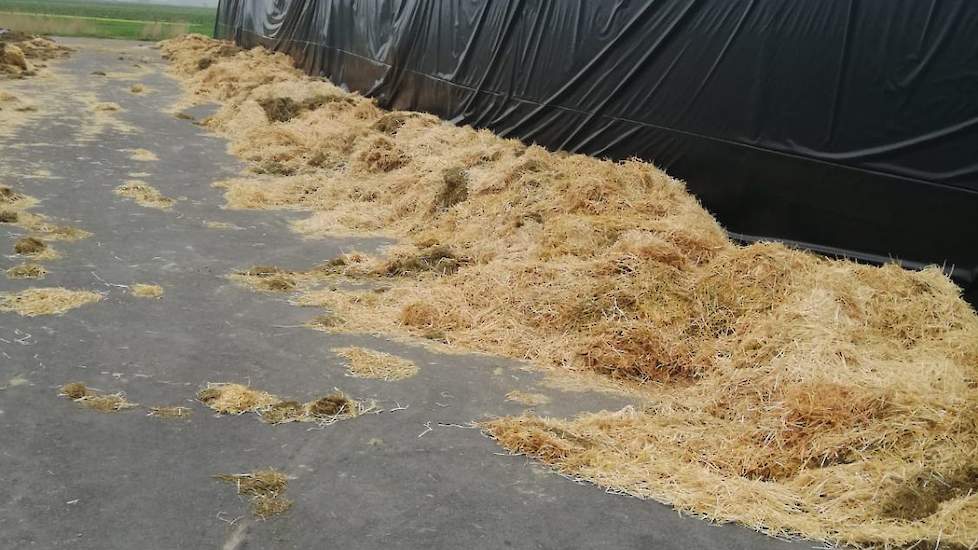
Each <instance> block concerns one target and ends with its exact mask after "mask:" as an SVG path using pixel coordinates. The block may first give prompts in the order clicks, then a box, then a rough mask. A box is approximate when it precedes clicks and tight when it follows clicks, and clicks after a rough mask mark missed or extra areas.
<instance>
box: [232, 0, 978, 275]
mask: <svg viewBox="0 0 978 550" xmlns="http://www.w3.org/2000/svg"><path fill="white" fill-rule="evenodd" d="M218 9H219V14H218V23H217V28H216V34H217V35H218V36H219V37H225V38H233V39H234V40H235V41H236V42H238V43H239V44H241V45H244V46H254V45H258V44H261V45H264V46H266V47H270V48H273V49H276V50H279V51H283V52H286V53H288V54H290V55H291V56H293V57H294V58H295V59H296V61H297V63H298V64H299V65H300V66H301V67H303V68H304V69H305V70H306V71H307V72H309V73H311V74H317V75H322V76H325V77H327V78H329V79H330V80H331V81H333V82H334V83H336V84H338V85H342V86H345V87H347V88H349V89H352V90H357V91H360V92H362V93H364V94H366V95H370V96H373V97H375V98H377V100H378V102H379V104H380V105H381V106H383V107H387V108H391V109H405V110H417V111H427V112H431V113H434V114H437V115H439V116H442V117H444V118H447V119H449V120H452V121H454V122H456V123H458V124H470V125H472V126H476V127H487V128H491V129H493V130H494V131H496V132H498V133H499V134H500V135H503V136H507V137H516V138H519V139H522V140H524V141H527V142H536V143H538V144H541V145H544V146H547V147H551V148H559V149H564V150H568V151H573V152H580V153H587V154H592V155H598V156H606V157H610V158H615V159H620V158H627V157H640V158H643V159H647V160H649V161H652V162H654V163H655V164H656V165H658V166H660V167H662V168H664V169H665V170H666V171H668V172H669V173H670V174H671V175H673V176H675V177H678V178H681V179H684V180H686V182H687V185H688V187H689V189H690V190H691V191H692V192H694V193H695V194H696V195H697V196H699V198H700V200H701V201H702V202H703V204H704V205H705V206H706V207H707V208H708V209H709V210H710V211H711V212H712V213H713V214H714V215H715V216H716V217H717V218H718V219H719V220H720V222H721V223H722V224H723V225H724V226H725V227H726V228H727V229H728V230H729V231H730V232H731V234H732V235H733V236H734V237H735V238H739V239H742V240H745V241H750V240H756V239H760V238H765V239H767V238H776V239H780V240H784V241H787V242H791V243H794V244H796V245H799V246H804V247H808V248H813V249H815V250H819V251H821V252H823V253H827V254H837V255H845V256H849V257H854V258H857V259H862V260H868V261H885V260H887V259H891V258H892V259H900V260H903V261H905V263H906V264H908V265H910V266H915V265H919V264H925V263H937V264H939V265H943V266H945V268H946V269H947V270H948V271H949V272H951V273H952V275H953V276H954V277H955V278H956V280H958V281H959V282H961V283H962V284H963V285H965V286H971V287H972V289H975V288H978V284H975V280H976V279H978V2H975V1H973V0H957V1H955V0H930V1H925V0H820V1H818V2H803V1H798V0H641V1H638V0H550V1H547V0H443V1H438V0H306V1H303V0H221V3H220V6H219V8H218Z"/></svg>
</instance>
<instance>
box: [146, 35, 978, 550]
mask: <svg viewBox="0 0 978 550" xmlns="http://www.w3.org/2000/svg"><path fill="white" fill-rule="evenodd" d="M163 51H164V52H165V55H166V56H167V57H168V58H169V59H171V61H172V62H173V64H172V66H173V70H174V72H175V74H176V75H178V76H179V77H181V78H183V79H184V81H185V83H186V85H187V87H188V89H189V91H190V92H191V93H192V94H193V96H195V98H197V99H209V100H217V101H220V102H222V104H223V105H222V108H221V109H220V111H219V112H218V113H217V114H216V115H214V116H213V117H211V118H209V119H208V120H207V121H205V122H204V123H205V124H206V125H207V126H209V127H210V128H212V129H213V130H215V131H218V132H222V133H224V135H226V136H228V137H229V138H230V139H231V149H232V151H233V152H234V153H235V154H237V155H239V156H240V157H242V158H244V159H246V160H247V161H249V162H251V164H252V168H253V169H252V172H254V174H253V175H251V176H246V177H241V178H237V179H233V180H230V181H225V182H222V183H221V184H220V185H221V186H222V187H223V188H225V189H226V199H227V201H228V205H229V206H230V207H233V208H284V209H295V210H306V211H310V212H312V215H311V217H309V218H308V219H307V220H304V221H302V222H299V223H297V224H296V225H295V229H296V230H297V231H300V232H302V233H305V234H308V235H318V234H345V233H355V234H361V235H362V234H364V233H373V234H380V235H388V236H392V237H396V238H398V239H400V240H401V241H402V243H404V244H403V245H402V246H401V247H399V248H397V249H395V250H393V251H392V253H391V254H390V255H389V256H388V257H387V258H369V259H367V260H366V261H364V262H361V263H360V264H358V265H356V266H350V265H346V264H339V263H338V264H337V265H336V266H332V267H331V268H330V269H326V268H324V269H321V270H319V271H318V272H317V273H318V276H320V277H323V278H329V277H338V276H346V277H351V276H353V277H362V278H371V279H374V280H376V279H384V280H385V281H386V282H387V288H389V290H388V291H386V292H374V291H371V290H362V291H347V290H306V291H305V292H304V293H303V295H302V296H301V297H300V298H298V299H297V300H296V301H297V302H298V303H302V304H304V305H313V306H322V307H326V308H329V309H330V311H331V312H332V316H331V318H333V319H336V322H335V323H333V325H332V326H331V327H330V329H331V330H341V331H369V332H384V333H387V334H393V335H398V336H402V337H425V335H430V334H438V335H440V337H439V339H440V340H442V341H444V342H447V343H448V344H450V345H452V346H457V347H459V348H465V349H473V350H480V351H484V352H492V353H498V354H503V355H508V356H511V357H516V358H522V359H527V360H529V361H532V362H533V363H534V364H536V365H539V366H542V367H545V368H550V369H553V370H555V371H557V372H563V373H568V374H567V375H566V376H569V375H570V373H573V372H592V373H600V374H601V375H605V376H607V377H609V378H611V379H614V380H618V381H619V383H620V384H622V385H623V386H624V387H627V388H630V389H631V391H632V392H633V394H634V395H637V396H638V397H639V398H640V400H642V401H643V402H647V403H648V404H647V405H644V406H641V407H637V408H628V409H626V410H623V411H619V412H617V413H609V412H603V413H598V414H591V415H586V416H583V417H580V418H577V419H572V420H558V419H541V418H536V417H533V416H527V417H518V418H506V419H499V420H496V421H493V422H491V423H489V424H487V425H486V431H487V432H488V433H489V434H490V435H492V436H493V437H496V438H497V439H498V440H499V441H500V443H501V444H503V445H505V446H506V447H507V448H509V449H511V450H513V451H514V452H521V453H526V454H529V455H532V456H535V457H537V458H539V459H540V460H543V461H545V462H547V463H549V464H552V465H553V466H554V467H556V468H559V469H561V470H562V471H564V472H566V473H569V474H571V475H575V476H579V477H582V478H585V479H589V480H592V481H594V482H596V483H599V484H601V485H603V486H606V487H611V488H614V489H615V490H619V491H623V492H628V493H630V494H633V495H638V496H642V497H649V498H655V499H657V500H660V501H662V502H668V503H672V504H674V505H675V506H677V507H678V508H680V509H682V510H686V511H689V512H691V513H694V514H698V515H701V516H704V517H709V518H711V519H715V520H718V521H739V522H742V523H744V524H747V525H751V526H753V527H755V528H757V529H761V530H764V531H767V532H771V533H777V534H783V533H794V534H801V535H804V536H807V537H811V538H814V539H821V540H828V541H833V542H842V543H853V544H859V545H867V546H872V545H904V544H912V543H915V542H918V541H929V542H934V541H938V540H940V541H941V544H942V545H948V544H959V545H962V546H966V547H973V546H974V543H975V541H976V540H978V520H976V518H978V513H976V512H978V496H976V495H975V494H974V491H973V490H972V489H973V488H974V487H972V486H971V485H969V483H971V482H970V481H969V480H973V479H974V476H970V477H969V475H968V472H970V471H973V470H968V468H971V465H972V464H974V463H975V459H976V453H978V451H976V449H978V426H976V422H978V420H976V419H978V316H976V314H975V311H974V310H973V309H971V308H970V307H969V306H968V305H967V304H966V303H965V302H963V301H962V299H961V298H960V293H959V289H958V288H957V287H955V286H954V285H953V284H952V283H951V282H950V281H949V280H948V279H947V278H946V277H945V275H944V274H943V273H942V272H941V271H940V270H939V269H937V268H928V269H925V270H923V271H920V272H911V271H906V270H903V269H901V268H899V267H897V266H895V265H888V266H885V267H882V268H877V267H868V266H861V265H857V264H854V263H851V262H845V261H831V260H826V259H823V258H819V257H816V256H814V255H811V254H808V253H804V252H798V251H794V250H790V249H788V248H786V247H784V246H781V245H778V244H769V243H762V244H754V245H751V246H737V245H735V244H733V243H731V242H730V241H729V240H728V239H727V238H726V236H725V234H724V232H723V230H722V229H721V227H720V226H719V225H718V224H717V222H716V221H715V220H714V219H713V218H712V217H711V216H710V214H709V213H708V212H706V211H705V210H704V209H703V208H702V207H701V206H700V205H699V203H698V202H697V201H696V199H695V198H693V197H692V196H691V195H689V194H688V193H687V192H686V190H685V187H684V185H683V183H682V182H680V181H677V180H675V179H673V178H671V177H669V176H668V175H666V174H665V173H663V172H662V171H660V170H658V169H657V168H656V167H655V166H653V165H651V164H648V163H645V162H640V161H636V160H632V161H626V162H620V163H618V162H610V161H606V160H600V159H595V158H590V157H586V156H581V155H570V154H565V153H553V152H549V151H546V150H544V149H541V148H539V147H535V146H526V145H523V144H521V143H519V142H517V141H514V140H504V139H501V138H499V137H497V136H495V135H493V134H492V133H490V132H488V131H477V130H473V129H471V128H467V127H456V126H452V125H450V124H448V123H445V122H442V121H440V120H438V119H436V118H435V117H432V116H430V115H425V114H419V113H407V112H393V113H388V112H384V111H382V110H381V109H379V108H377V106H376V105H375V104H374V103H373V102H372V101H371V100H368V99H366V98H363V97H361V96H359V95H356V94H351V93H347V92H344V91H343V90H341V89H339V88H337V87H335V86H333V85H332V84H330V83H328V82H324V81H321V80H316V79H312V78H308V77H306V76H304V75H303V74H301V72H300V71H298V70H297V69H295V68H294V67H293V66H292V62H291V60H290V59H289V58H288V57H286V56H285V55H282V54H272V53H269V52H267V51H265V50H262V49H253V50H250V51H238V50H237V49H234V48H233V47H231V46H229V45H227V44H224V43H221V42H218V41H214V40H209V39H206V38H204V37H200V36H188V37H183V38H180V39H174V40H172V41H169V42H167V43H166V44H164V45H163ZM205 60H206V61H205ZM286 99H287V100H286ZM326 267H330V266H326ZM940 484H943V485H944V486H946V487H948V488H946V489H942V490H935V489H934V487H935V486H940ZM906 510H911V512H906ZM914 510H916V512H914ZM942 547H943V546H942Z"/></svg>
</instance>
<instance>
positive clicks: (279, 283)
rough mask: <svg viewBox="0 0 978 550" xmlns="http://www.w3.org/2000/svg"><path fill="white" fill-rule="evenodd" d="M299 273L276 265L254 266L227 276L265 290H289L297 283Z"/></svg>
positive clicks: (256, 288)
mask: <svg viewBox="0 0 978 550" xmlns="http://www.w3.org/2000/svg"><path fill="white" fill-rule="evenodd" d="M300 277H301V274H299V273H296V272H293V271H286V270H284V269H282V268H279V267H276V266H254V267H252V268H249V269H247V270H244V271H238V272H236V273H232V274H231V275H229V276H228V278H229V279H231V280H232V281H235V282H238V283H241V284H244V285H246V286H249V287H251V288H253V289H255V290H261V291H265V292H289V291H291V290H294V289H295V288H296V286H298V284H299V279H300Z"/></svg>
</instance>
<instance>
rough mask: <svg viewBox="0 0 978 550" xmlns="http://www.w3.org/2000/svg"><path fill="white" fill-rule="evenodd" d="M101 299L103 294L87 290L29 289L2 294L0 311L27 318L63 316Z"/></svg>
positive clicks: (0, 294) (0, 293)
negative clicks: (67, 312)
mask: <svg viewBox="0 0 978 550" xmlns="http://www.w3.org/2000/svg"><path fill="white" fill-rule="evenodd" d="M101 299H102V295H101V294H99V293H97V292H90V291H87V290H68V289H66V288H29V289H27V290H22V291H20V292H0V311H12V312H14V313H17V314H19V315H23V316H25V317H35V316H37V315H61V314H62V313H64V312H66V311H69V310H72V309H75V308H77V307H81V306H83V305H85V304H91V303H94V302H98V301H99V300H101Z"/></svg>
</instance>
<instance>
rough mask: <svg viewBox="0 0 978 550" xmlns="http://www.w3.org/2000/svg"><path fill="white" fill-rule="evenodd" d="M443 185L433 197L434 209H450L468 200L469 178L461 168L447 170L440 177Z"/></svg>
mask: <svg viewBox="0 0 978 550" xmlns="http://www.w3.org/2000/svg"><path fill="white" fill-rule="evenodd" d="M442 178H443V180H444V183H443V185H442V188H441V190H439V191H438V195H437V196H436V197H435V208H436V209H437V208H442V209H445V208H451V207H453V206H455V205H456V204H458V203H460V202H462V201H464V200H465V199H467V198H469V189H468V182H469V178H468V176H467V175H466V174H465V171H464V170H462V169H461V168H449V169H447V170H445V172H444V174H443V176H442Z"/></svg>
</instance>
